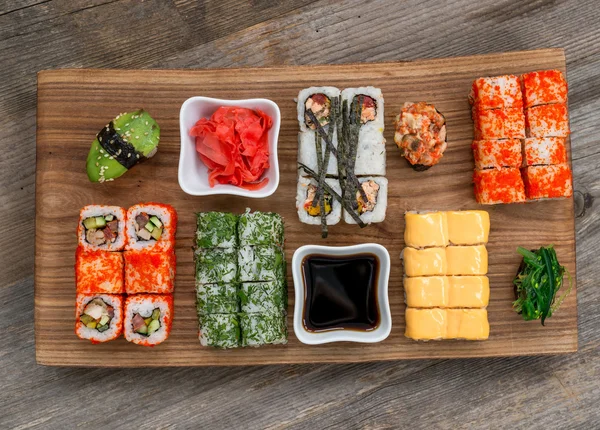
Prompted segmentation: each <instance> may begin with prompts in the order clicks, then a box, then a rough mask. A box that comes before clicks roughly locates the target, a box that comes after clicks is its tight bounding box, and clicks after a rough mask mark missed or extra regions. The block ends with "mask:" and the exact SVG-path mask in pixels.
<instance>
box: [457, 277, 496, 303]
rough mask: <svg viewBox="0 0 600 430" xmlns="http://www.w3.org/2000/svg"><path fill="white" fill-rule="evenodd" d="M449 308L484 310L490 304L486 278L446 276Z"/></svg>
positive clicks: (488, 286)
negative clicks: (448, 286) (448, 287)
mask: <svg viewBox="0 0 600 430" xmlns="http://www.w3.org/2000/svg"><path fill="white" fill-rule="evenodd" d="M448 282H449V285H450V289H449V294H448V307H449V308H485V307H486V306H487V305H488V304H489V302H490V280H489V278H488V277H487V276H448Z"/></svg>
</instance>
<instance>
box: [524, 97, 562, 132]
mask: <svg viewBox="0 0 600 430" xmlns="http://www.w3.org/2000/svg"><path fill="white" fill-rule="evenodd" d="M525 122H526V126H527V137H548V136H550V137H567V136H568V135H569V133H570V132H571V131H570V129H569V115H568V113H567V105H566V104H551V105H541V106H534V107H531V108H529V109H527V110H525Z"/></svg>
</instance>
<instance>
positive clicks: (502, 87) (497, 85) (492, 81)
mask: <svg viewBox="0 0 600 430" xmlns="http://www.w3.org/2000/svg"><path fill="white" fill-rule="evenodd" d="M469 102H470V103H471V105H472V106H473V107H475V108H477V109H506V108H518V109H522V108H523V94H522V92H521V82H520V81H519V78H518V77H517V76H515V75H503V76H494V77H485V78H479V79H475V81H474V82H473V86H472V87H471V93H470V94H469Z"/></svg>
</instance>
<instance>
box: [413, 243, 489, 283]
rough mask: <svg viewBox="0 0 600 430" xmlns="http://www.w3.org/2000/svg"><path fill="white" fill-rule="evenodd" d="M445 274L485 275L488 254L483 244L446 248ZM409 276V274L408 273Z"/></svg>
mask: <svg viewBox="0 0 600 430" xmlns="http://www.w3.org/2000/svg"><path fill="white" fill-rule="evenodd" d="M446 261H447V266H446V267H447V270H446V274H447V275H485V274H486V273H487V271H488V254H487V249H486V248H485V246H484V245H476V246H449V247H447V248H446ZM409 276H411V275H409Z"/></svg>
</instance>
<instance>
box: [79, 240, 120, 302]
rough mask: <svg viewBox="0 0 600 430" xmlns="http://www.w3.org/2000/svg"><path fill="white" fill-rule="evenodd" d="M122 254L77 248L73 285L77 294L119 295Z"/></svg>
mask: <svg viewBox="0 0 600 430" xmlns="http://www.w3.org/2000/svg"><path fill="white" fill-rule="evenodd" d="M123 266H124V262H123V254H121V253H120V252H109V251H89V250H86V249H85V248H83V247H81V246H78V247H77V251H75V284H76V286H77V292H78V293H106V294H121V293H123V292H124V291H125V286H124V285H125V284H124V282H123Z"/></svg>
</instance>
